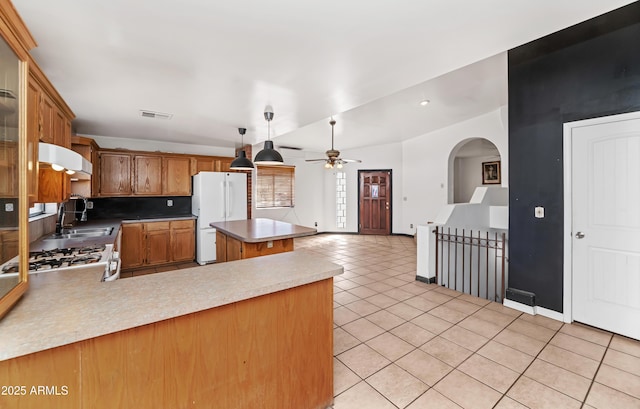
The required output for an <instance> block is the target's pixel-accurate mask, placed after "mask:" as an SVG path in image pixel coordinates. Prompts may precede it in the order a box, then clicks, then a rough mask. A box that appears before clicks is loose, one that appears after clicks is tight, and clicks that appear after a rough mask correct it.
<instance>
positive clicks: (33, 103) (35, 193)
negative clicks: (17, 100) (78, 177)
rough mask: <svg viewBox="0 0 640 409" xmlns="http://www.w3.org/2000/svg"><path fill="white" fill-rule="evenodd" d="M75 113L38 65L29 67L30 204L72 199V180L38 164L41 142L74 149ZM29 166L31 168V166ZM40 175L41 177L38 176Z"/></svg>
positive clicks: (63, 174) (28, 137) (64, 174)
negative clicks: (72, 142)
mask: <svg viewBox="0 0 640 409" xmlns="http://www.w3.org/2000/svg"><path fill="white" fill-rule="evenodd" d="M73 117H74V115H73V112H71V110H70V109H69V107H68V106H67V105H66V104H65V102H64V101H63V100H62V98H60V96H59V95H58V93H57V92H56V91H55V89H54V88H53V86H52V85H51V83H50V82H49V81H48V80H47V78H46V77H45V75H44V74H43V73H42V71H40V69H39V67H38V66H37V65H31V64H30V65H29V77H28V81H27V120H26V122H27V141H28V142H27V143H28V145H27V155H28V159H27V160H28V161H29V163H28V165H27V166H28V169H29V172H32V173H30V174H29V175H28V190H29V205H32V204H33V203H35V202H40V203H52V202H55V203H60V202H65V201H67V200H69V197H70V196H71V179H70V176H69V175H68V174H66V173H65V172H57V171H54V170H53V169H51V168H50V166H49V165H40V164H38V162H37V157H38V146H37V143H38V142H45V143H51V144H54V145H58V146H62V147H65V148H71V120H72V119H73ZM29 164H31V166H30V167H29ZM36 175H37V176H36ZM36 178H37V180H36Z"/></svg>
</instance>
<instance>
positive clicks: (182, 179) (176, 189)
mask: <svg viewBox="0 0 640 409" xmlns="http://www.w3.org/2000/svg"><path fill="white" fill-rule="evenodd" d="M162 194H163V195H166V196H190V195H191V158H189V157H171V156H165V157H163V158H162Z"/></svg>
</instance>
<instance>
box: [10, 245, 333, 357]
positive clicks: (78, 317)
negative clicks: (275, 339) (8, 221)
mask: <svg viewBox="0 0 640 409" xmlns="http://www.w3.org/2000/svg"><path fill="white" fill-rule="evenodd" d="M342 271H343V268H342V267H341V266H339V265H337V264H334V263H331V262H329V261H327V260H325V259H323V258H320V257H318V256H317V255H314V254H312V253H309V252H306V251H295V252H287V253H282V254H276V255H272V256H265V257H260V258H253V259H247V260H240V261H236V262H232V263H220V264H210V265H206V266H200V267H194V268H189V269H183V270H176V271H167V272H164V273H156V274H149V275H144V276H139V277H133V278H126V279H120V280H116V281H112V282H100V275H101V274H102V272H101V271H100V269H96V268H92V267H87V268H86V269H77V270H67V271H60V272H45V273H41V274H34V275H32V276H30V277H29V284H30V288H29V291H28V292H27V293H26V294H24V295H23V297H22V299H21V300H20V302H19V303H18V304H16V305H15V306H14V308H13V309H12V310H11V311H9V313H8V314H7V315H6V316H5V317H4V318H2V319H1V320H0V361H3V360H7V359H11V358H15V357H18V356H22V355H27V354H31V353H34V352H38V351H43V350H46V349H50V348H54V347H58V346H62V345H67V344H71V343H74V342H77V341H82V340H86V339H90V338H95V337H99V336H102V335H106V334H110V333H114V332H118V331H123V330H126V329H129V328H134V327H138V326H142V325H146V324H150V323H154V322H158V321H162V320H166V319H170V318H174V317H178V316H182V315H186V314H191V313H194V312H198V311H203V310H207V309H211V308H215V307H219V306H222V305H226V304H231V303H234V302H238V301H243V300H247V299H250V298H254V297H258V296H261V295H266V294H271V293H274V292H277V291H282V290H286V289H290V288H294V287H297V286H301V285H305V284H309V283H313V282H316V281H320V280H324V279H328V278H331V277H333V276H335V275H338V274H342Z"/></svg>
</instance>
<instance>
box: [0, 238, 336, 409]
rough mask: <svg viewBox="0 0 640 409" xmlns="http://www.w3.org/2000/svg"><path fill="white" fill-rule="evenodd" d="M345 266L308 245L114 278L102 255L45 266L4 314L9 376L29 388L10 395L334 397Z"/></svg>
mask: <svg viewBox="0 0 640 409" xmlns="http://www.w3.org/2000/svg"><path fill="white" fill-rule="evenodd" d="M341 273H342V267H340V266H338V265H336V264H333V263H330V262H328V261H326V260H324V259H322V258H319V257H318V256H316V255H313V254H311V253H308V252H306V251H304V250H303V251H296V252H288V253H283V254H276V255H272V256H267V257H262V258H260V259H257V258H254V259H248V260H240V261H236V262H231V263H222V264H210V265H206V266H201V267H194V268H190V269H184V270H177V271H170V272H166V273H157V274H150V275H144V276H140V277H134V278H129V279H125V280H117V281H113V282H108V283H104V282H100V281H99V280H100V275H101V272H100V271H98V270H96V269H95V268H92V267H87V268H86V270H83V269H78V270H69V271H66V272H59V273H58V272H47V273H41V274H36V275H34V276H33V277H32V278H31V280H30V282H31V287H30V290H29V292H28V293H27V294H25V296H24V297H23V299H22V300H21V302H20V303H19V304H17V305H16V306H15V308H14V309H12V310H11V311H10V312H9V313H8V314H7V315H6V316H5V317H4V318H3V319H2V320H0V385H7V386H8V385H12V386H14V385H17V386H20V385H22V386H25V388H26V393H25V394H22V392H21V390H20V389H18V390H16V393H15V394H12V395H11V396H2V399H1V400H0V402H4V403H6V404H7V405H8V407H38V408H57V407H65V408H68V409H75V408H92V409H100V408H114V407H121V408H133V407H136V408H178V407H187V406H188V407H193V408H210V407H212V405H214V406H215V407H220V408H253V407H263V408H291V409H304V408H308V409H320V408H326V407H328V406H330V405H331V403H332V402H333V360H332V359H333V358H332V356H333V276H335V275H338V274H341ZM32 386H36V387H37V386H46V387H47V388H49V389H48V391H49V392H51V391H54V392H57V393H43V394H39V395H38V394H31V393H30V392H31V387H32ZM0 406H2V407H4V404H0Z"/></svg>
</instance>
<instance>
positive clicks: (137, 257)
mask: <svg viewBox="0 0 640 409" xmlns="http://www.w3.org/2000/svg"><path fill="white" fill-rule="evenodd" d="M146 244H147V240H146V238H145V235H144V224H143V223H126V224H123V225H122V250H121V251H120V259H121V260H122V268H133V267H141V266H143V265H144V262H145V255H146V254H145V253H146V251H145V248H146Z"/></svg>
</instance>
